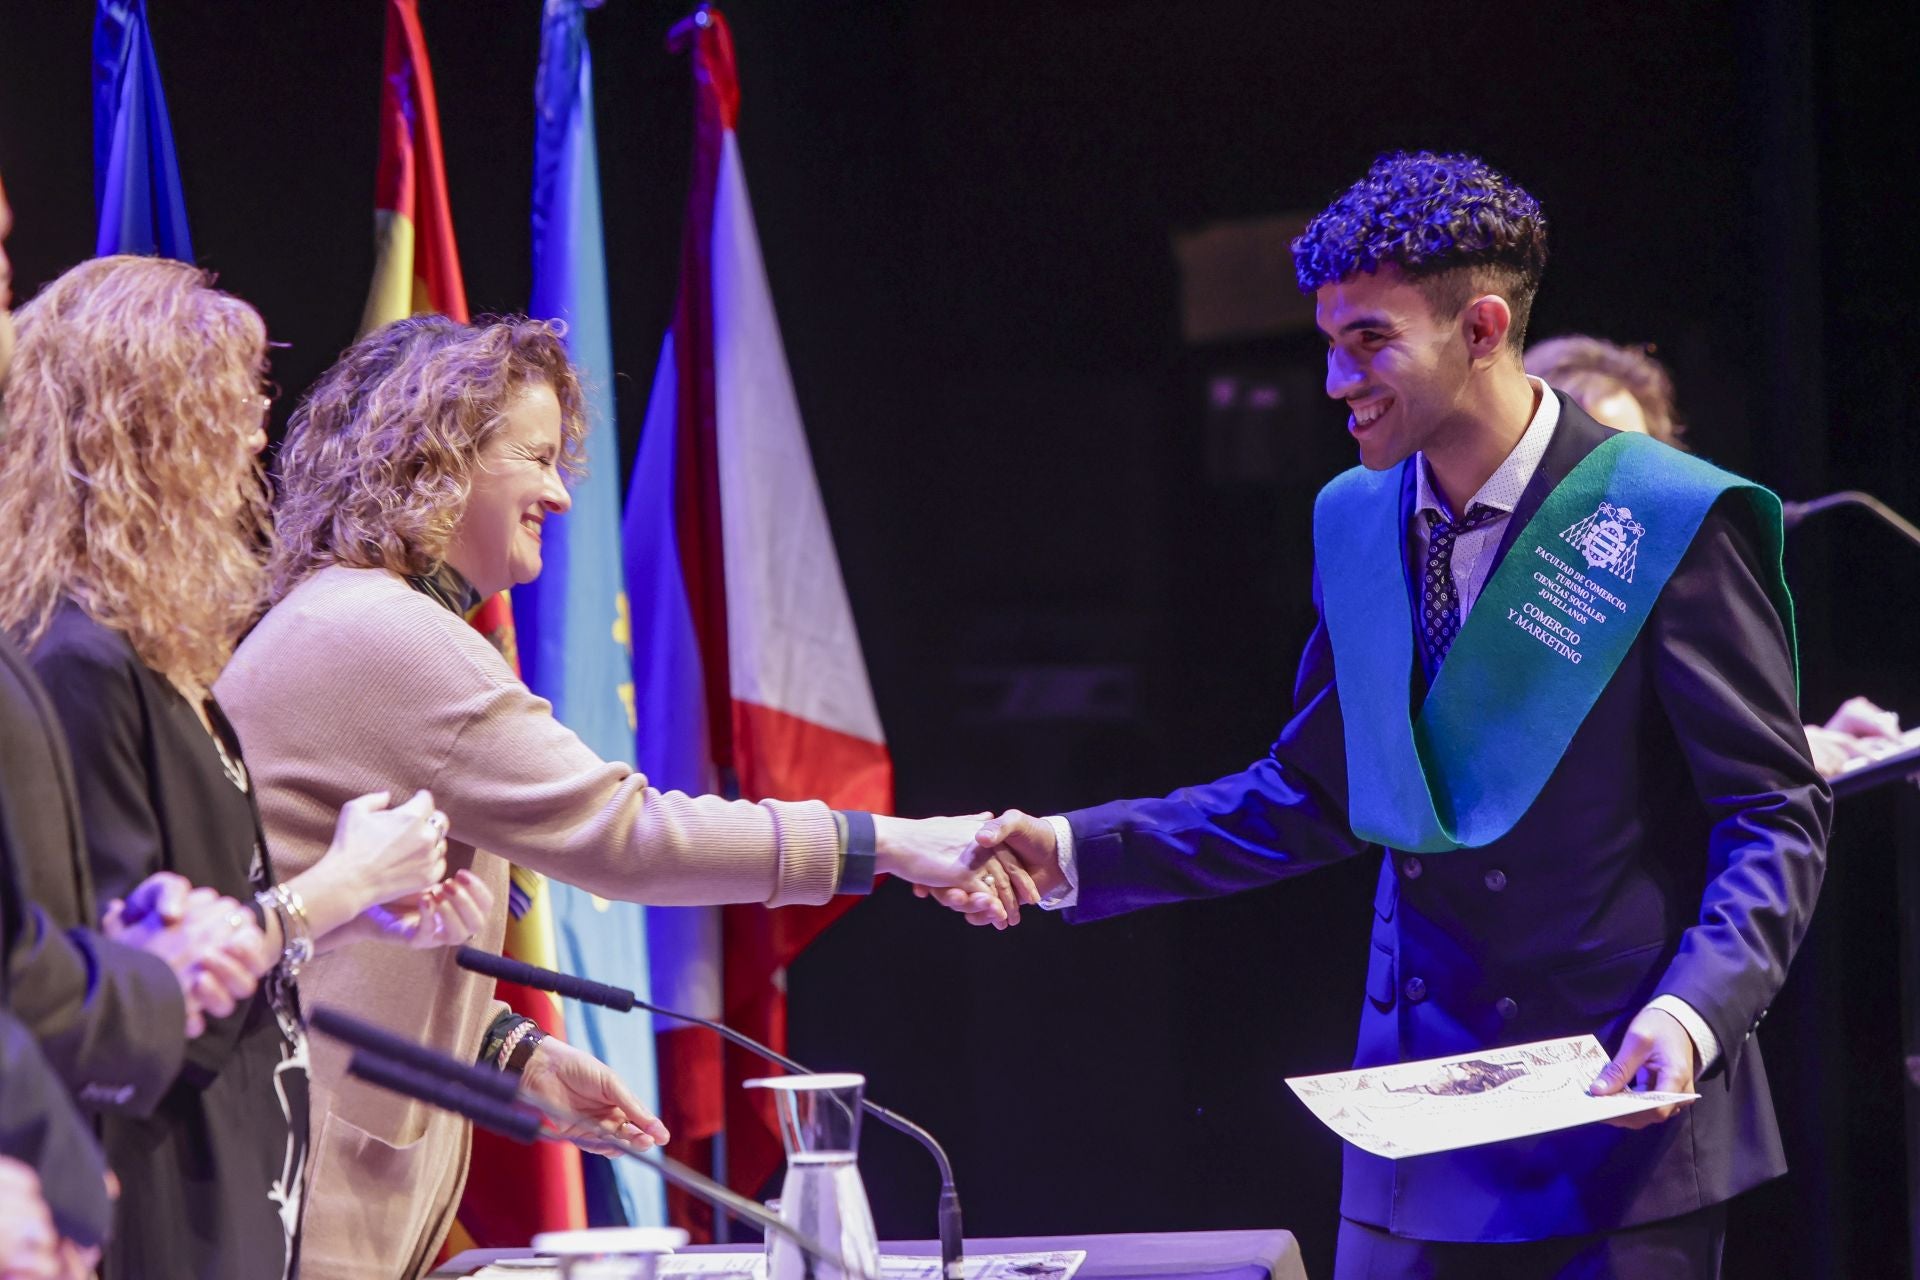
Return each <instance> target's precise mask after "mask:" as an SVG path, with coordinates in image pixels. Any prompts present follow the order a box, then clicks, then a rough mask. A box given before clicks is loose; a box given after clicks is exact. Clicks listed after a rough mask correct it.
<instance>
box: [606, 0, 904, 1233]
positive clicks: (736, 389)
mask: <svg viewBox="0 0 1920 1280" xmlns="http://www.w3.org/2000/svg"><path fill="white" fill-rule="evenodd" d="M672 43H673V44H674V47H675V48H676V49H687V48H689V47H690V48H691V52H692V55H693V69H694V78H695V93H696V107H695V110H696V134H695V144H694V164H693V172H692V177H691V181H690V184H689V185H690V189H689V193H688V197H687V221H686V226H685V228H684V231H683V239H682V258H681V276H680V297H679V304H678V308H677V310H676V313H675V316H674V324H673V329H672V331H671V333H669V335H668V337H667V341H666V343H665V345H664V347H663V348H662V350H661V353H660V364H659V368H658V371H657V372H656V374H655V376H654V384H653V394H652V397H651V399H650V401H649V402H648V405H647V418H646V424H645V427H644V429H643V434H642V437H641V445H640V455H639V458H638V459H637V461H636V463H635V466H634V476H633V483H632V486H631V489H630V492H629V494H628V499H627V513H626V522H625V524H626V543H627V595H628V598H629V599H630V600H631V601H632V602H633V610H634V628H635V646H634V684H635V688H636V690H637V693H638V699H637V703H638V708H639V724H640V729H639V743H638V747H639V755H640V759H639V765H640V768H641V771H642V772H644V773H645V774H646V775H647V776H648V778H649V779H650V780H652V782H653V784H654V785H655V786H657V787H661V788H675V789H680V790H685V791H691V792H701V791H706V792H712V791H720V792H723V793H725V792H729V791H734V790H737V791H738V794H739V795H741V796H742V797H744V798H747V799H751V800H762V799H783V800H800V799H807V798H819V799H822V800H826V801H827V802H828V803H830V804H833V805H834V806H836V807H838V808H849V809H868V810H875V811H882V812H884V811H885V810H887V809H888V808H890V807H891V805H892V792H893V765H892V760H891V758H890V757H889V755H888V753H887V747H886V741H885V738H884V735H883V734H882V732H881V729H880V717H879V714H878V712H877V711H876V709H875V707H874V702H873V693H872V690H871V688H870V686H869V685H868V683H867V673H866V664H865V661H864V660H863V658H862V657H861V653H860V641H859V637H858V635H857V634H856V633H855V631H854V627H853V613H852V610H851V609H850V608H849V606H848V603H847V593H846V587H845V585H844V583H843V582H842V581H841V577H840V565H839V560H838V558H837V557H836V555H835V553H834V549H833V538H832V534H831V532H830V530H829V529H828V526H827V518H826V512H825V509H824V508H823V507H822V505H821V501H820V491H819V487H818V485H817V484H816V482H815V480H814V474H813V464H812V461H811V458H810V456H809V454H808V450H807V441H806V432H805V429H804V428H803V426H802V425H801V420H800V409H799V404H798V402H797V400H796V399H795V396H794V390H793V381H792V378H791V376H790V375H789V373H788V371H787V361H786V355H785V352H784V350H783V348H782V345H781V340H780V328H779V323H778V321H777V320H776V319H775V316H774V309H773V299H772V296H771V293H770V291H769V289H768V287H767V277H766V270H765V268H764V266H763V265H762V262H761V257H760V244H759V237H758V236H757V234H756V233H755V230H754V224H753V213H752V209H751V207H750V206H749V204H748V200H747V188H746V179H745V175H744V173H743V171H742V169H741V164H740V148H739V143H738V140H737V139H736V137H735V135H734V123H735V120H736V118H737V116H738V113H739V103H740V90H739V81H738V78H737V76H736V74H735V69H734V60H733V41H732V36H731V34H730V32H729V30H728V28H727V24H726V21H725V20H724V19H723V18H722V17H721V16H720V14H719V13H718V12H717V11H715V10H713V9H712V8H709V7H707V6H702V7H701V8H700V9H698V10H697V11H696V12H695V13H694V15H693V16H692V17H690V18H688V19H687V20H686V21H685V22H683V23H681V24H680V26H679V27H678V28H676V29H675V31H674V33H673V37H672ZM716 914H717V918H716ZM837 914H838V912H837V911H835V910H834V909H833V908H830V907H829V908H795V907H788V908H782V909H780V910H778V911H771V910H768V909H767V908H764V907H757V906H750V907H727V908H723V909H721V910H720V911H719V912H718V913H715V912H713V911H711V910H706V911H702V910H698V909H692V910H690V909H687V908H655V909H654V910H652V911H650V912H649V917H650V924H651V925H652V928H653V939H652V952H653V983H654V993H655V997H656V999H658V1000H660V1001H661V1002H662V1003H665V1004H668V1005H672V1006H676V1007H684V1008H688V1009H689V1011H691V1012H695V1013H701V1014H705V1015H708V1016H721V1017H724V1019H725V1020H726V1021H727V1022H729V1023H731V1024H733V1025H735V1026H737V1027H739V1028H740V1029H741V1030H743V1031H745V1032H747V1033H748V1034H749V1035H754V1036H757V1037H759V1038H761V1039H763V1040H766V1041H769V1042H771V1043H772V1044H773V1045H774V1047H776V1048H784V1043H785V1040H786V1003H785V995H784V986H785V970H786V966H787V964H788V963H789V962H790V961H791V960H792V959H793V957H794V956H795V955H797V954H798V953H799V951H800V950H801V948H803V947H804V946H805V945H806V944H807V943H808V942H810V941H811V940H812V939H813V938H814V937H815V936H816V935H817V934H818V933H819V931H820V930H821V929H822V928H824V927H825V925H826V924H827V923H828V922H830V921H831V920H832V919H833V918H834V916H835V915H837ZM659 1043H660V1062H661V1070H660V1086H661V1106H662V1110H663V1113H664V1115H663V1118H664V1119H666V1121H667V1124H668V1125H669V1127H671V1128H672V1129H673V1130H674V1133H675V1145H676V1146H678V1145H681V1140H682V1139H699V1138H705V1137H709V1136H712V1135H713V1134H715V1133H716V1132H717V1131H718V1129H719V1127H720V1124H721V1121H722V1117H723V1116H724V1121H725V1127H726V1151H725V1166H726V1167H725V1173H726V1176H727V1181H728V1182H729V1183H731V1184H732V1185H733V1186H734V1187H735V1188H737V1189H739V1190H741V1191H744V1192H747V1193H749V1194H751V1193H753V1192H755V1191H757V1190H758V1189H759V1186H760V1183H761V1182H762V1181H763V1180H764V1179H765V1178H766V1177H767V1176H768V1175H769V1174H770V1173H771V1172H772V1171H773V1170H775V1169H776V1168H777V1167H778V1166H779V1163H780V1159H781V1152H780V1142H779V1137H778V1132H777V1130H776V1129H775V1127H774V1125H773V1122H772V1118H771V1111H770V1108H767V1107H763V1105H761V1104H762V1103H763V1102H764V1101H765V1095H764V1094H760V1093H759V1091H754V1095H755V1096H749V1094H748V1093H746V1092H744V1091H742V1090H741V1089H740V1088H739V1081H740V1080H741V1079H743V1078H745V1077H747V1076H751V1075H756V1074H764V1073H765V1071H766V1067H765V1064H763V1063H760V1062H757V1061H753V1060H752V1059H750V1058H747V1057H745V1056H744V1055H741V1056H740V1057H739V1060H738V1061H735V1060H734V1056H735V1055H734V1054H733V1052H732V1051H729V1052H728V1055H727V1061H726V1069H725V1071H724V1072H722V1071H721V1069H720V1052H719V1046H718V1045H717V1044H714V1043H713V1042H712V1041H711V1040H710V1039H708V1038H707V1033H705V1032H698V1031H692V1030H673V1029H671V1028H669V1027H667V1026H666V1025H664V1024H663V1025H662V1026H661V1029H660V1035H659ZM679 1154H680V1155H681V1157H682V1158H683V1159H684V1158H686V1156H687V1155H688V1154H690V1153H689V1152H687V1151H682V1152H680V1153H679ZM679 1216H680V1214H679V1206H678V1205H677V1204H676V1218H678V1217H679ZM683 1225H684V1223H683Z"/></svg>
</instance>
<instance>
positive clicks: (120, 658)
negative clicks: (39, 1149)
mask: <svg viewBox="0 0 1920 1280" xmlns="http://www.w3.org/2000/svg"><path fill="white" fill-rule="evenodd" d="M18 329H19V333H18V349H17V352H16V354H15V358H14V368H13V374H12V377H11V379H10V381H9V384H8V388H7V393H6V402H7V411H8V415H9V417H10V419H11V422H12V431H11V436H10V439H9V441H8V448H7V449H6V450H5V451H4V452H0V625H4V626H5V627H7V628H8V630H9V631H10V632H11V634H12V636H13V638H14V639H15V640H16V641H18V642H19V643H20V644H22V645H23V646H25V647H27V648H28V649H29V651H30V653H31V657H32V661H33V665H34V668H35V671H36V674H37V675H38V676H39V677H40V679H41V681H42V683H43V684H44V685H45V687H46V689H47V691H48V693H49V694H50V696H51V698H52V701H53V704H54V706H55V708H56V709H57V711H58V714H59V717H60V719H61V722H62V724H63V726H64V728H65V730H66V734H67V737H68V739H69V741H70V742H71V744H72V748H73V769H74V777H75V781H76V783H77V789H78V793H79V796H80V799H81V810H82V813H83V815H84V829H85V840H86V868H85V869H86V872H87V874H88V875H89V876H90V877H91V879H92V881H93V883H94V884H95V885H96V886H98V889H99V892H100V893H101V894H102V895H111V896H114V897H116V898H119V897H122V896H124V895H126V894H128V893H129V892H130V891H131V890H132V889H133V887H134V886H136V885H137V884H139V883H140V882H141V881H143V880H144V879H146V878H147V877H149V876H151V875H153V874H154V873H156V872H160V871H170V872H174V873H176V874H179V875H182V876H184V877H185V878H186V879H187V880H190V881H192V882H194V883H195V884H197V885H202V886H207V887H210V888H211V889H213V890H215V891H217V892H219V893H221V894H225V895H226V896H228V897H229V898H231V899H234V900H237V901H238V902H241V903H246V904H248V906H246V907H244V908H239V907H236V908H234V909H233V910H232V911H231V912H230V920H229V928H230V929H231V930H232V931H234V932H236V933H243V934H247V935H248V936H251V937H253V938H254V940H255V941H254V948H253V954H252V956H251V961H252V965H251V967H252V971H253V973H254V974H256V975H258V976H259V978H260V979H261V981H260V985H259V989H258V990H257V991H256V992H255V994H254V995H253V997H252V998H251V999H249V1000H247V1001H246V1002H245V1003H244V1004H242V1005H241V1006H240V1007H238V1008H237V1009H236V1010H235V1011H234V1012H233V1013H232V1014H231V1015H229V1016H227V1017H225V1018H220V1019H216V1020H215V1021H214V1022H213V1023H211V1024H210V1025H209V1026H208V1028H207V1030H206V1032H205V1034H203V1035H201V1036H199V1037H198V1038H197V1039H195V1040H194V1041H193V1043H192V1044H191V1045H190V1046H189V1047H188V1049H187V1054H186V1062H185V1065H184V1067H183V1068H182V1070H181V1072H180V1073H179V1075H178V1077H177V1078H176V1080H175V1081H174V1082H173V1085H172V1088H171V1089H170V1090H169V1092H168V1094H167V1096H166V1098H165V1099H164V1100H163V1101H162V1103H161V1104H160V1105H159V1106H158V1107H157V1108H156V1109H155V1111H154V1114H153V1115H152V1116H151V1117H148V1118H131V1117H128V1118H114V1119H112V1120H110V1121H108V1122H107V1123H106V1125H105V1126H104V1129H103V1136H104V1141H105V1145H106V1150H107V1157H108V1162H109V1164H110V1165H111V1167H112V1168H113V1170H114V1172H115V1173H116V1175H117V1176H118V1178H119V1181H120V1183H121V1186H122V1188H123V1191H122V1196H121V1201H120V1205H119V1208H118V1215H117V1228H116V1232H115V1236H114V1239H113V1241H112V1243H111V1245H110V1246H109V1249H108V1252H107V1256H106V1258H105V1273H106V1275H107V1276H108V1277H110V1278H114V1277H128V1278H131V1277H142V1278H143V1280H144V1278H149V1277H157V1276H178V1277H182V1278H183V1280H185V1278H187V1277H191V1278H193V1280H229V1278H230V1280H267V1278H269V1277H274V1276H288V1275H291V1274H293V1272H294V1270H295V1268H296V1266H297V1261H298V1256H299V1249H298V1246H299V1229H300V1220H301V1205H302V1185H303V1181H304V1168H305V1159H306V1150H307V1128H308V1116H307V1105H306V1103H307V1098H306V1086H305V1077H306V1068H307V1058H306V1042H305V1034H304V1031H303V1029H302V1015H301V1009H300V1002H299V994H298V990H297V988H296V985H295V978H296V977H297V975H298V974H299V971H300V968H301V967H302V966H303V965H304V964H305V963H307V962H308V961H309V960H310V959H311V958H312V957H313V955H315V954H316V953H317V952H319V951H325V950H332V949H335V948H338V947H340V946H342V945H345V944H347V943H351V942H355V941H368V942H369V943H372V942H377V941H379V940H383V939H386V940H394V941H400V942H403V943H405V944H407V945H409V946H415V947H431V946H440V945H443V944H447V943H453V942H459V941H463V940H464V939H465V938H466V937H468V936H470V935H471V934H472V932H473V931H474V930H475V929H476V928H478V927H479V925H480V923H481V922H482V921H483V920H484V919H485V917H486V914H487V913H488V912H489V911H490V910H491V909H492V906H493V900H492V895H491V891H490V890H489V889H488V887H487V886H486V885H484V884H482V883H481V882H480V881H479V880H478V879H476V878H475V877H473V876H472V875H471V874H465V875H461V876H455V877H451V878H449V877H448V876H447V868H446V845H445V834H446V817H445V815H444V814H441V813H439V812H437V811H436V810H435V809H434V806H433V799H432V796H431V795H429V794H428V793H427V792H425V791H421V792H419V793H418V794H416V795H415V796H414V797H413V798H412V799H411V800H409V801H408V802H407V803H405V804H402V805H399V806H396V807H393V808H388V806H387V800H388V797H387V795H385V794H376V795H365V796H360V797H358V798H353V799H349V800H347V801H346V802H345V803H344V804H343V805H342V806H340V809H339V812H338V814H337V815H336V817H337V821H336V823H335V826H334V830H333V832H332V834H331V840H330V841H329V847H328V851H327V854H326V856H325V857H322V858H320V859H319V860H317V861H316V862H315V863H314V865H313V866H311V867H309V868H306V869H305V870H303V871H302V872H301V873H300V874H298V875H294V876H287V877H284V878H282V877H276V876H275V875H274V874H273V870H272V867H271V864H270V861H269V859H268V858H267V856H266V850H265V847H264V844H263V840H262V837H261V832H260V824H259V818H258V813H257V810H256V808H255V802H254V797H253V785H252V781H251V778H250V775H249V772H248V768H247V761H246V757H245V755H244V753H243V752H242V750H241V741H240V738H239V737H238V735H236V734H235V733H234V732H233V729H232V727H231V726H230V725H229V724H228V723H227V721H226V718H225V716H224V714H223V713H222V711H221V709H220V705H219V703H218V702H217V701H216V700H215V699H214V698H213V697H212V695H211V693H210V692H209V687H210V686H211V684H212V682H213V680H214V678H215V677H216V676H217V675H218V674H219V672H220V668H221V667H222V666H224V665H225V663H226V660H227V658H228V656H229V654H230V653H231V652H232V648H233V644H234V642H235V640H236V639H237V638H238V636H239V635H240V633H241V631H242V630H243V629H244V628H245V627H246V626H247V624H248V623H249V622H250V621H251V620H252V619H253V618H254V616H255V615H256V614H257V613H258V610H259V607H260V602H261V600H262V599H263V596H264V587H265V581H266V578H265V567H264V563H263V547H264V546H265V539H266V532H267V501H266V490H265V483H264V477H263V476H262V474H261V472H260V469H259V464H258V461H257V455H258V454H259V452H260V450H261V449H262V448H263V447H264V446H265V443H266V436H265V431H264V428H263V422H264V413H265V408H266V404H265V400H264V398H263V397H262V395H261V391H260V387H261V380H262V376H263V374H264V371H265V370H264V364H265V358H266V328H265V326H264V324H263V323H262V322H261V320H260V317H259V315H258V314H257V313H255V312H254V310H253V309H252V308H251V307H249V306H247V305H246V304H245V303H244V302H241V301H240V300H239V299H237V298H234V297H232V296H231V295H228V294H225V293H222V292H220V291H219V290H217V289H215V288H214V287H213V286H212V282H211V280H210V278H209V277H208V276H207V275H206V274H205V273H204V272H202V271H199V270H198V269H196V268H194V267H191V266H188V265H186V264H184V263H180V262H176V261H172V260H170V259H164V258H144V257H131V256H117V257H106V258H96V259H93V260H91V261H88V262H84V263H82V264H81V265H79V266H77V267H75V268H73V269H72V270H70V271H68V272H67V273H65V274H64V275H62V276H61V277H60V278H59V279H57V280H55V281H54V282H53V283H52V284H50V285H48V286H47V287H46V288H45V289H44V290H42V291H41V293H40V294H39V295H38V296H37V297H35V298H34V299H33V301H32V302H30V303H28V304H27V305H26V306H25V307H23V308H22V309H21V311H20V313H19V317H18ZM27 874H28V878H29V881H30V883H36V882H39V881H42V880H44V881H46V882H47V883H48V884H52V883H54V882H56V881H57V880H59V879H60V878H62V877H67V876H70V875H71V874H72V869H71V868H69V867H67V866H65V865H61V864H60V863H59V862H58V860H57V859H53V858H43V859H38V860H36V861H34V862H31V863H28V864H27ZM105 923H106V926H107V927H108V929H109V930H110V931H112V930H122V929H139V928H141V927H143V926H144V925H145V919H144V917H143V916H141V915H140V914H139V913H138V912H135V911H131V910H129V909H128V907H127V906H126V905H125V904H124V903H116V904H114V905H113V906H110V907H109V909H108V911H107V914H106V917H105ZM376 949H377V950H380V951H383V952H384V951H389V950H398V948H391V947H384V946H381V947H377V948H376Z"/></svg>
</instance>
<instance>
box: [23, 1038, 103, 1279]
mask: <svg viewBox="0 0 1920 1280" xmlns="http://www.w3.org/2000/svg"><path fill="white" fill-rule="evenodd" d="M0 1153H3V1154H6V1155H9V1156H12V1157H13V1158H14V1159H15V1160H19V1161H22V1162H24V1163H26V1164H30V1165H32V1166H33V1170H34V1172H35V1173H37V1174H38V1175H39V1176H40V1194H41V1196H42V1198H44V1199H45V1200H46V1202H47V1208H48V1209H50V1210H51V1211H52V1213H53V1224H54V1226H55V1227H56V1228H58V1229H59V1232H60V1234H61V1235H62V1236H64V1237H65V1238H66V1239H68V1240H71V1241H73V1242H74V1243H75V1244H78V1245H81V1246H83V1247H85V1248H89V1249H91V1248H97V1247H98V1246H99V1245H101V1244H103V1243H105V1242H106V1238H107V1228H108V1225H109V1224H110V1223H111V1221H112V1218H113V1204H112V1202H111V1201H109V1200H108V1199H107V1162H106V1161H105V1160H104V1159H103V1158H101V1155H100V1148H99V1146H98V1145H97V1144H96V1143H95V1142H94V1140H93V1134H92V1132H91V1131H89V1130H88V1128H87V1123H86V1121H84V1120H82V1119H81V1118H80V1115H79V1113H78V1112H76V1111H75V1110H74V1109H73V1104H72V1103H71V1102H70V1101H69V1100H68V1098H67V1093H66V1089H65V1087H64V1086H63V1085H62V1083H61V1081H60V1078H59V1077H58V1076H57V1075H55V1074H54V1070H53V1068H52V1067H51V1066H49V1065H48V1063H47V1060H46V1058H45V1056H43V1055H42V1054H41V1052H40V1045H39V1043H38V1042H37V1041H36V1040H35V1039H34V1038H33V1034H32V1032H30V1031H28V1030H27V1029H26V1027H24V1026H22V1025H21V1024H20V1022H19V1021H17V1020H16V1019H15V1018H14V1017H13V1016H12V1015H10V1014H8V1013H7V1012H5V1011H4V1010H0Z"/></svg>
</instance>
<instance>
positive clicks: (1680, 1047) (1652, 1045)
mask: <svg viewBox="0 0 1920 1280" xmlns="http://www.w3.org/2000/svg"><path fill="white" fill-rule="evenodd" d="M1693 1064H1694V1047H1693V1037H1692V1036H1690V1035H1688V1034H1687V1029H1686V1028H1685V1027H1683V1026H1681V1025H1680V1020H1679V1019H1678V1018H1675V1017H1674V1016H1673V1015H1672V1014H1670V1013H1668V1012H1667V1011H1666V1010H1664V1009H1654V1008H1646V1009H1642V1010H1641V1011H1640V1012H1639V1013H1638V1014H1637V1015H1636V1016H1635V1017H1634V1019H1633V1021H1632V1022H1631V1023H1629V1024H1628V1025H1627V1035H1626V1038H1625V1039H1624V1040H1622V1041H1621V1042H1620V1051H1619V1052H1618V1053H1616V1054H1614V1055H1613V1061H1611V1062H1609V1063H1608V1064H1607V1065H1606V1066H1604V1067H1602V1068H1601V1069H1600V1074H1599V1075H1598V1076H1596V1077H1595V1078H1594V1081H1593V1083H1592V1084H1591V1085H1589V1086H1588V1088H1587V1092H1588V1093H1590V1094H1592V1095H1593V1096H1594V1097H1596V1098H1604V1097H1606V1096H1607V1095H1609V1094H1614V1093H1619V1092H1620V1091H1621V1090H1622V1089H1626V1088H1629V1087H1631V1088H1632V1089H1634V1090H1635V1091H1636V1092H1638V1091H1645V1090H1649V1089H1650V1090H1653V1091H1654V1092H1656V1093H1692V1092H1693V1072H1694V1065H1693ZM1679 1112H1680V1106H1679V1104H1677V1103H1676V1104H1674V1105H1671V1106H1665V1107H1661V1108H1659V1109H1657V1110H1654V1111H1641V1112H1637V1113H1636V1114H1634V1115H1630V1116H1619V1117H1616V1118H1615V1119H1612V1120H1609V1121H1607V1123H1608V1124H1612V1125H1618V1126H1619V1127H1620V1128H1622V1129H1644V1128H1646V1127H1647V1126H1648V1125H1650V1124H1659V1123H1660V1122H1661V1121H1662V1120H1671V1119H1672V1118H1673V1117H1674V1116H1676V1115H1678V1114H1679Z"/></svg>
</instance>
